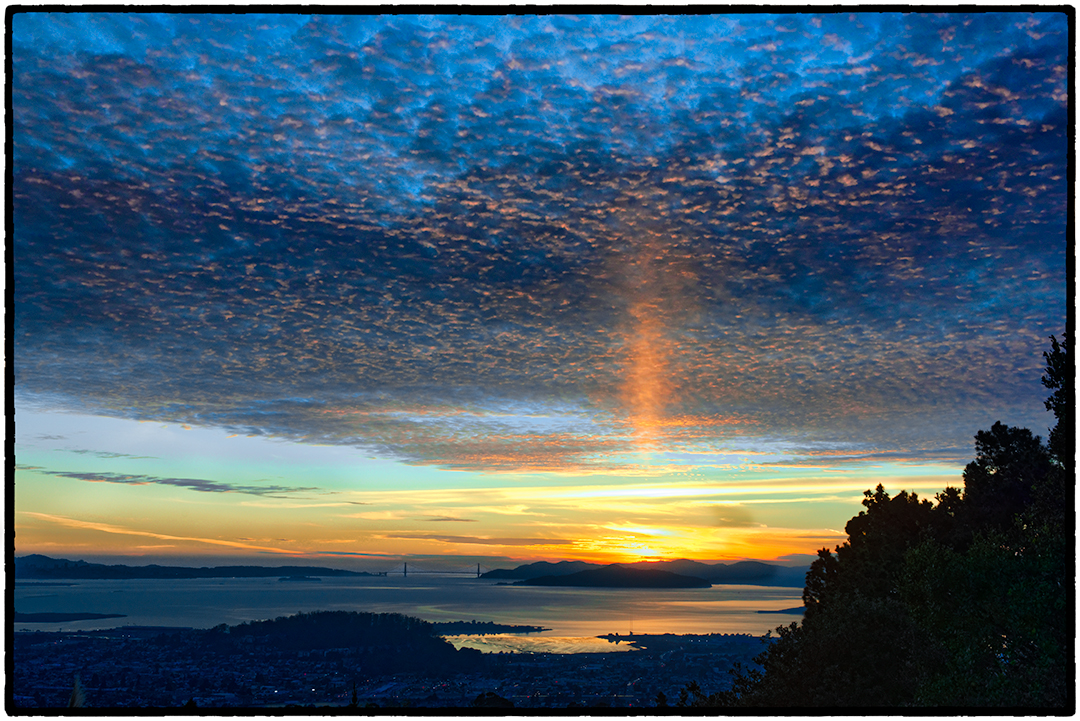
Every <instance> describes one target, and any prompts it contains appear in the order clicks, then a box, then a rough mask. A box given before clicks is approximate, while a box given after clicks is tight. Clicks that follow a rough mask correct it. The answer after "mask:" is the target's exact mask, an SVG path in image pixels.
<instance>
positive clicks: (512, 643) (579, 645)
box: [445, 633, 634, 653]
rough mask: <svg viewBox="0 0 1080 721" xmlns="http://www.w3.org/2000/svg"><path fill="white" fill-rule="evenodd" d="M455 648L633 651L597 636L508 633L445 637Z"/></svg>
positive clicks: (625, 645) (583, 651)
mask: <svg viewBox="0 0 1080 721" xmlns="http://www.w3.org/2000/svg"><path fill="white" fill-rule="evenodd" d="M445 638H446V640H447V641H449V642H450V643H452V644H453V645H454V648H475V649H476V650H478V651H484V652H485V653H498V652H499V651H510V652H513V653H611V652H615V651H633V650H634V648H633V647H632V646H630V645H629V644H625V643H619V644H615V643H611V642H610V641H607V640H606V639H603V638H596V637H595V636H536V635H528V636H515V635H511V634H508V633H499V634H491V635H488V636H471V635H461V636H446V637H445Z"/></svg>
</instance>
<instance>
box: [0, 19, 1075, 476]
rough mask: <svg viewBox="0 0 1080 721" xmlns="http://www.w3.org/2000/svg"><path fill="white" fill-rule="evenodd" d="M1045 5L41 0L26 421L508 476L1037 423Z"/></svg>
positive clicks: (29, 42)
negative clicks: (428, 13)
mask: <svg viewBox="0 0 1080 721" xmlns="http://www.w3.org/2000/svg"><path fill="white" fill-rule="evenodd" d="M1029 17H1030V18H1032V19H1033V21H1034V22H1035V26H1034V27H1032V28H1026V27H1018V23H1017V22H1016V21H1017V15H1016V14H1014V13H1009V12H1003V13H980V14H979V15H977V16H971V15H964V16H963V22H960V16H958V15H952V14H948V13H945V14H941V15H929V14H922V13H890V14H877V13H853V14H836V15H833V14H822V15H820V16H811V15H806V16H783V17H782V18H777V17H771V16H761V17H758V16H756V15H755V16H751V15H737V14H733V15H717V16H709V17H677V16H654V17H644V16H639V17H636V18H634V19H633V20H625V19H618V20H616V19H615V18H614V17H612V16H584V17H575V18H554V17H551V18H549V17H520V18H513V19H509V18H498V17H460V16H441V17H435V18H423V19H421V18H418V17H409V16H398V17H394V18H382V17H355V18H354V17H351V16H350V17H347V16H341V17H338V16H329V15H316V16H311V17H301V16H295V17H293V16H274V17H269V18H260V19H259V20H258V21H257V23H258V24H255V22H256V21H255V20H253V19H252V18H250V17H246V16H229V15H214V14H206V15H201V16H194V15H168V14H156V13H139V14H132V15H126V16H125V15H118V14H112V13H77V14H71V15H63V16H58V15H56V14H54V13H36V12H29V13H20V14H17V15H16V16H14V18H13V23H12V129H13V137H14V144H13V150H12V152H13V167H14V169H15V175H14V177H13V184H12V194H13V208H12V209H13V213H14V214H15V215H16V216H17V217H18V218H19V223H18V224H17V226H16V229H15V234H14V236H13V239H12V243H13V247H14V250H15V257H16V258H17V259H18V262H17V263H15V265H14V268H13V272H14V279H13V280H14V283H15V285H16V287H18V288H19V293H18V295H17V296H16V297H15V299H14V304H13V308H12V313H13V318H14V322H15V324H16V325H17V327H18V328H19V329H20V333H19V334H18V336H17V337H16V339H15V357H14V359H15V363H14V369H15V377H16V391H17V398H18V402H19V403H30V404H32V403H45V404H49V405H54V406H60V407H65V408H69V409H76V410H84V411H87V412H92V413H100V414H107V415H108V414H111V415H118V416H124V417H130V418H140V419H155V420H168V421H174V422H177V423H182V424H188V425H192V426H198V425H203V426H205V425H212V426H217V427H221V428H225V429H228V430H230V431H231V432H235V433H239V434H258V435H272V436H276V437H283V438H289V439H292V440H299V441H306V442H313V443H333V444H343V445H355V446H359V447H363V448H365V449H369V450H371V451H372V452H373V453H376V454H378V455H380V456H383V457H387V458H394V459H399V460H402V461H405V462H408V463H412V464H416V465H425V466H429V465H430V466H437V467H441V468H448V469H455V470H468V471H474V470H484V471H491V472H502V473H529V472H545V473H590V472H603V473H623V472H625V473H632V472H634V471H635V470H636V468H637V461H636V460H635V459H634V458H633V457H632V456H634V454H636V453H638V452H640V451H642V449H649V448H654V447H665V448H673V449H676V450H684V451H695V450H702V449H710V448H715V447H717V446H724V447H728V448H730V447H732V446H733V445H734V446H738V445H740V444H743V443H744V442H745V441H746V439H748V438H756V437H777V436H789V435H796V434H801V435H803V436H807V437H812V438H811V439H812V440H821V441H824V442H828V443H833V444H835V445H839V444H841V443H844V442H848V441H850V440H851V439H852V438H858V439H860V441H861V442H862V443H864V444H865V446H866V447H867V448H871V449H874V450H875V451H881V452H887V453H892V452H895V453H898V454H902V453H905V452H908V451H910V450H911V449H912V448H915V449H918V448H925V447H931V446H932V445H933V444H938V443H943V444H945V445H955V446H957V447H959V446H960V445H962V444H963V443H964V442H966V441H968V440H969V439H970V437H971V435H972V434H973V432H974V430H976V428H977V426H976V427H972V425H971V423H972V421H971V420H970V419H972V418H974V417H977V416H981V415H983V414H988V413H1002V414H1007V415H1008V416H1009V417H1010V418H1011V419H1014V420H1013V422H1014V423H1019V424H1024V425H1036V424H1043V423H1045V422H1044V421H1043V420H1041V419H1042V416H1041V415H1040V413H1041V411H1042V408H1041V405H1040V400H1041V399H1040V396H1039V394H1040V393H1041V392H1042V389H1040V388H1039V386H1038V381H1037V379H1038V369H1039V367H1040V364H1041V357H1040V353H1041V351H1042V350H1043V349H1044V347H1045V340H1046V336H1048V335H1049V334H1050V333H1060V332H1061V329H1062V326H1063V325H1064V319H1065V316H1066V312H1067V308H1068V302H1069V299H1068V298H1067V283H1066V280H1067V270H1066V263H1065V257H1066V253H1067V250H1068V247H1067V240H1066V237H1065V233H1064V228H1065V225H1066V222H1067V219H1068V209H1069V207H1068V202H1069V198H1068V187H1067V170H1068V163H1067V161H1068V129H1069V118H1068V93H1069V88H1068V87H1067V80H1068V72H1067V68H1068V60H1069V48H1068V23H1067V17H1066V16H1065V15H1064V14H1062V13H1057V12H1035V13H1029V14H1025V15H1024V18H1025V19H1026V18H1029ZM789 31H790V32H789ZM944 37H949V38H952V39H950V40H948V41H946V42H943V40H942V38H944ZM435 47H438V48H439V52H431V50H430V49H431V48H435ZM204 60H205V62H204ZM252 129H258V131H257V132H251V131H252ZM117 379H123V382H118V381H117ZM1033 379H1034V380H1033ZM424 406H427V409H428V410H427V411H425V412H418V411H417V409H422V407H424ZM520 408H528V409H530V410H531V411H533V412H536V415H535V416H534V417H533V418H532V419H531V420H530V421H529V422H524V421H520V418H522V417H520V416H519V417H518V418H519V420H518V421H514V422H510V421H508V420H506V418H507V411H508V410H511V411H513V410H515V409H520ZM544 417H547V418H549V419H556V420H553V422H550V423H549V422H545V421H544ZM500 419H501V420H500ZM992 420H993V419H991V422H992ZM913 457H916V458H919V457H921V456H919V454H917V453H914V454H913ZM181 480H184V479H181ZM192 487H193V488H194V486H192ZM199 490H202V489H201V488H199ZM245 492H246V491H245Z"/></svg>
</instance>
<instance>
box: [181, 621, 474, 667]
mask: <svg viewBox="0 0 1080 721" xmlns="http://www.w3.org/2000/svg"><path fill="white" fill-rule="evenodd" d="M201 634H202V636H201V639H200V642H201V644H202V645H203V647H204V648H205V649H206V650H207V651H213V652H215V653H219V654H236V653H241V654H247V653H258V652H259V650H260V649H263V648H265V649H270V650H276V651H318V650H328V649H339V650H347V651H349V652H352V653H355V654H359V665H360V666H361V667H363V668H377V669H380V672H381V673H397V672H426V671H440V672H450V671H452V672H458V671H467V670H471V669H473V668H475V667H476V666H477V664H479V663H480V662H481V657H482V654H481V653H480V652H479V651H476V650H475V649H469V648H466V649H460V650H458V649H455V648H454V646H453V645H452V644H451V643H450V642H448V641H446V640H445V639H444V638H442V637H441V636H440V635H439V634H438V633H437V631H436V628H435V626H434V625H433V624H432V623H430V622H428V621H424V620H421V619H419V618H413V617H412V616H404V615H402V614H400V613H361V612H355V611H315V612H312V613H298V614H295V615H293V616H282V617H279V618H275V619H273V620H269V621H249V622H247V623H241V624H239V625H237V626H226V625H225V624H221V625H220V626H217V627H215V628H212V629H210V630H208V631H203V632H201Z"/></svg>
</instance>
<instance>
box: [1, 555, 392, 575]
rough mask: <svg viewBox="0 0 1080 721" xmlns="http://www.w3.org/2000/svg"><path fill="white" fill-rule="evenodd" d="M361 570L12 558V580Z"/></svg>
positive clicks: (297, 573)
mask: <svg viewBox="0 0 1080 721" xmlns="http://www.w3.org/2000/svg"><path fill="white" fill-rule="evenodd" d="M371 575H373V574H370V573H367V572H364V571H345V570H342V569H339V568H322V567H319V566H214V567H210V568H208V567H205V566H204V567H201V568H193V567H189V566H159V565H157V564H150V565H148V566H125V565H123V564H118V565H113V566H108V565H105V564H101V563H87V562H86V561H69V560H68V559H66V558H49V557H48V556H42V555H40V554H36V553H35V554H31V555H29V556H21V557H20V556H16V557H15V578H16V579H20V578H95V579H109V578H267V577H273V576H277V577H290V576H371Z"/></svg>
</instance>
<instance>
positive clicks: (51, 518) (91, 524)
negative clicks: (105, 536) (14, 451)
mask: <svg viewBox="0 0 1080 721" xmlns="http://www.w3.org/2000/svg"><path fill="white" fill-rule="evenodd" d="M17 513H19V514H20V515H23V516H30V517H32V518H39V519H41V520H43V521H48V522H50V523H56V524H58V525H61V526H67V527H68V528H78V529H83V530H89V531H101V532H102V533H113V534H119V535H125V536H146V537H148V538H159V539H161V540H163V541H191V542H194V543H206V544H209V545H212V546H229V547H231V548H243V549H246V550H253V551H264V552H268V553H283V554H289V555H296V554H297V553H298V552H297V551H289V550H285V549H282V548H273V547H267V546H256V545H252V544H249V543H243V542H241V541H224V540H221V539H218V538H199V537H194V536H172V535H168V534H165V533H155V532H153V531H140V530H136V529H131V528H124V527H123V526H117V525H114V524H111V523H98V522H95V521H83V520H80V519H77V518H68V517H66V516H56V515H53V514H50V513H37V512H35V511H18V512H17ZM281 540H285V539H281Z"/></svg>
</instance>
